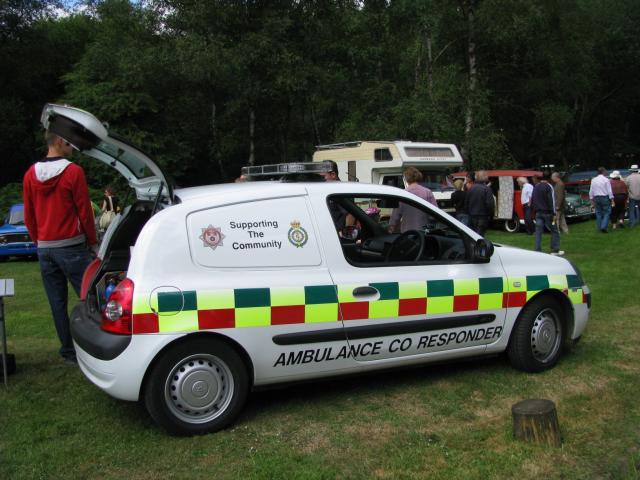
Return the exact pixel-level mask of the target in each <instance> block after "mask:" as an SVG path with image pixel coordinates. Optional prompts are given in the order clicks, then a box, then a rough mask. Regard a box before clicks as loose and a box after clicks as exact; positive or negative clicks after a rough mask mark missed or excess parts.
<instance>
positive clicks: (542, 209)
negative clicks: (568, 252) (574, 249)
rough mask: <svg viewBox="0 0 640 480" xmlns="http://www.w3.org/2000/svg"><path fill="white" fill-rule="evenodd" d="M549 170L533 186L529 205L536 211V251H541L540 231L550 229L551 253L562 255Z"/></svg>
mask: <svg viewBox="0 0 640 480" xmlns="http://www.w3.org/2000/svg"><path fill="white" fill-rule="evenodd" d="M550 180H551V172H549V171H545V172H544V174H543V176H542V179H540V181H539V182H537V183H536V185H535V187H533V193H532V194H531V207H532V208H533V209H534V210H535V212H536V236H535V238H536V243H535V247H536V251H537V252H541V251H542V232H544V229H545V228H547V229H549V230H550V231H551V255H564V252H563V251H562V250H560V232H558V225H556V202H555V193H554V189H553V186H552V185H551V184H550V183H549V181H550Z"/></svg>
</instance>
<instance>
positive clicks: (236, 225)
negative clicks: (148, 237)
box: [187, 197, 321, 268]
mask: <svg viewBox="0 0 640 480" xmlns="http://www.w3.org/2000/svg"><path fill="white" fill-rule="evenodd" d="M187 229H188V236H189V246H190V249H191V256H192V258H193V260H194V261H195V262H196V263H197V264H199V265H202V266H205V267H212V268H225V267H235V268H256V267H301V266H316V265H320V263H321V257H320V251H319V249H318V243H317V236H316V233H315V230H314V228H313V225H312V223H311V216H310V215H309V210H308V206H307V202H306V199H305V197H293V198H282V199H273V200H261V201H256V202H247V203H240V204H235V205H227V206H221V207H216V208H210V209H206V210H200V211H197V212H193V213H191V214H189V216H188V217H187Z"/></svg>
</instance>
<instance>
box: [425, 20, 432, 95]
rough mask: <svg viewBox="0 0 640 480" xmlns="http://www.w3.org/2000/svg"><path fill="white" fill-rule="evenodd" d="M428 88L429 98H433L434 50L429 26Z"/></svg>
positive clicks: (427, 34)
mask: <svg viewBox="0 0 640 480" xmlns="http://www.w3.org/2000/svg"><path fill="white" fill-rule="evenodd" d="M425 36H426V39H427V88H428V92H429V99H430V100H433V51H432V48H431V29H430V28H428V27H427V31H426V35H425Z"/></svg>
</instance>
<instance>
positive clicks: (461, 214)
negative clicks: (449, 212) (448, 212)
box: [456, 213, 469, 227]
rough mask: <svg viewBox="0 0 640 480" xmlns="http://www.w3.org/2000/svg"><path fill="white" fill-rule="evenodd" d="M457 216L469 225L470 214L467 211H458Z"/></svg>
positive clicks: (460, 220)
mask: <svg viewBox="0 0 640 480" xmlns="http://www.w3.org/2000/svg"><path fill="white" fill-rule="evenodd" d="M456 218H457V219H458V221H459V222H460V223H462V224H464V225H466V226H467V227H468V226H469V215H467V214H466V213H456Z"/></svg>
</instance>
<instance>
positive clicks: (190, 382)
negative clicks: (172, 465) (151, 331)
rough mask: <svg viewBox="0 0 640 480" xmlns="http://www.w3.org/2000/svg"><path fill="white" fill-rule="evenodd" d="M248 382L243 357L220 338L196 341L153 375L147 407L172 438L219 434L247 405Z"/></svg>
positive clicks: (177, 349) (176, 350) (169, 356)
mask: <svg viewBox="0 0 640 480" xmlns="http://www.w3.org/2000/svg"><path fill="white" fill-rule="evenodd" d="M248 391H249V376H248V373H247V368H246V366H245V364H244V362H243V361H242V359H241V358H240V355H238V353H237V352H236V351H235V349H234V348H233V347H231V346H230V345H228V344H227V343H225V342H223V341H221V340H219V339H216V338H204V337H200V338H196V339H194V340H191V341H186V342H182V343H179V344H177V345H176V346H174V347H172V348H170V349H169V350H167V351H166V352H164V353H163V354H162V357H161V358H160V359H159V360H158V361H157V362H156V363H155V365H153V367H152V369H151V371H150V372H149V377H148V381H147V382H146V385H145V389H144V402H145V406H146V408H147V411H148V412H149V414H150V415H151V417H152V418H153V419H154V420H155V421H156V422H157V423H158V424H160V425H161V426H162V427H163V428H164V429H166V430H167V431H168V432H169V433H171V434H172V435H179V436H189V435H200V434H205V433H211V432H216V431H218V430H221V429H223V428H225V427H227V426H228V425H229V424H230V423H232V422H233V421H234V420H235V419H236V418H237V416H238V415H239V413H240V411H241V410H242V408H243V406H244V403H245V401H246V399H247V395H248Z"/></svg>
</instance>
